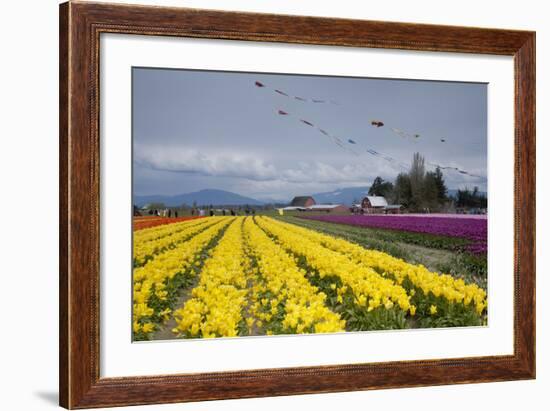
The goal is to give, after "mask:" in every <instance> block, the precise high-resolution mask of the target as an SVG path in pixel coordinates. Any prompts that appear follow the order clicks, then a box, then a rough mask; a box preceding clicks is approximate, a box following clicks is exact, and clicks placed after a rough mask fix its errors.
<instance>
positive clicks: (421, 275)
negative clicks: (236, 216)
mask: <svg viewBox="0 0 550 411" xmlns="http://www.w3.org/2000/svg"><path fill="white" fill-rule="evenodd" d="M266 220H267V219H266ZM269 224H271V225H275V226H277V227H278V228H279V229H280V230H284V231H285V232H287V233H292V234H294V235H296V236H299V237H300V238H305V239H308V240H310V241H312V242H313V243H315V244H316V245H317V246H321V247H324V248H326V249H329V250H332V251H335V252H338V253H340V254H341V255H344V256H347V257H348V258H349V259H351V260H352V261H354V262H356V263H358V264H360V265H362V266H365V267H371V268H373V269H375V270H376V271H378V272H380V273H382V274H383V275H389V276H390V277H391V278H393V279H395V281H396V283H397V284H400V285H404V284H408V283H410V284H412V286H413V287H415V288H418V289H421V290H422V291H423V293H424V294H425V295H428V294H429V293H431V294H432V295H434V296H435V297H443V298H445V299H446V300H448V301H449V302H451V303H462V304H464V305H470V304H471V303H472V302H473V303H474V306H475V309H476V311H477V313H478V314H481V313H482V312H483V310H484V309H485V308H486V307H487V294H486V292H485V291H484V290H483V289H482V288H480V287H478V286H477V285H475V284H466V283H465V282H464V280H462V279H455V278H453V277H452V276H450V275H448V274H438V273H435V272H431V271H429V270H428V269H427V268H426V267H424V266H423V265H415V264H410V263H407V262H405V261H403V260H401V259H398V258H395V257H392V256H391V255H388V254H386V253H383V252H380V251H376V250H368V249H365V248H363V247H361V246H359V245H357V244H354V243H351V242H349V241H346V240H344V239H342V238H336V237H332V236H329V235H326V234H322V233H319V232H317V231H313V230H309V229H306V228H302V227H299V226H296V225H294V224H288V223H284V222H281V221H276V220H273V219H269ZM405 280H408V282H407V281H405ZM406 288H410V287H406ZM411 291H412V290H411V289H408V292H409V294H410V293H411ZM413 293H414V291H413Z"/></svg>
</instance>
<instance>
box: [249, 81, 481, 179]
mask: <svg viewBox="0 0 550 411" xmlns="http://www.w3.org/2000/svg"><path fill="white" fill-rule="evenodd" d="M254 85H255V86H256V87H258V88H265V89H267V90H271V91H273V92H275V93H277V94H279V95H282V96H285V97H288V98H291V99H294V100H298V101H302V102H311V103H325V104H337V103H335V102H334V101H332V100H321V99H314V98H306V97H301V96H294V95H291V94H289V93H286V92H285V91H282V90H279V89H275V88H272V87H269V86H267V85H266V84H264V83H261V82H259V81H256V82H255V83H254ZM277 114H278V115H279V116H284V117H293V118H295V119H296V120H297V121H299V122H300V123H302V124H304V125H306V126H308V127H311V128H313V129H315V130H317V131H318V132H319V133H321V134H323V135H324V136H325V137H328V138H329V139H330V140H331V141H332V142H333V143H334V144H336V145H337V146H338V147H340V148H341V149H343V150H345V151H347V152H349V153H351V154H353V155H355V156H359V155H360V153H359V152H357V151H356V150H355V148H359V144H358V142H357V141H355V140H353V139H351V138H348V139H346V140H343V139H341V138H340V137H338V136H336V135H334V134H332V133H331V132H329V131H327V130H326V129H325V128H322V127H319V126H317V125H316V124H315V123H313V122H312V121H310V120H307V119H304V118H301V117H297V116H294V115H293V114H291V113H289V112H288V111H285V110H282V109H279V110H277ZM370 124H371V126H372V127H375V128H377V129H378V128H380V127H384V126H385V123H384V122H383V121H380V120H371V122H370ZM389 128H390V130H391V131H392V132H393V133H395V134H396V135H398V136H399V137H401V138H404V139H409V140H412V141H416V140H418V139H419V138H421V135H420V134H418V133H410V132H407V131H404V130H401V129H398V128H394V127H389ZM439 140H440V142H441V143H445V142H446V139H445V138H440V139H439ZM352 146H353V148H352ZM366 152H367V153H368V154H370V155H372V156H374V157H378V158H381V159H383V160H385V161H387V162H389V163H391V164H393V165H395V166H398V167H400V168H402V169H405V170H408V169H409V166H408V165H407V164H406V163H404V162H401V161H399V160H397V159H396V158H394V157H392V156H389V155H386V154H384V153H381V152H379V151H376V150H374V149H372V148H370V147H367V148H366ZM427 164H428V166H430V167H434V168H439V169H441V170H451V171H456V172H458V173H460V174H462V175H467V176H470V177H475V178H485V177H483V176H479V175H476V174H472V173H470V172H468V171H466V170H462V169H460V168H458V167H453V166H446V165H441V164H437V163H431V162H428V163H427Z"/></svg>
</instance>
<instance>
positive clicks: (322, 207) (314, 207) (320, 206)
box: [307, 204, 344, 210]
mask: <svg viewBox="0 0 550 411" xmlns="http://www.w3.org/2000/svg"><path fill="white" fill-rule="evenodd" d="M338 207H344V206H343V205H342V204H315V205H312V206H309V207H307V208H308V209H309V210H328V209H333V208H338Z"/></svg>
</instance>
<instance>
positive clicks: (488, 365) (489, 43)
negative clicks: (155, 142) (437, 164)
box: [59, 2, 535, 409]
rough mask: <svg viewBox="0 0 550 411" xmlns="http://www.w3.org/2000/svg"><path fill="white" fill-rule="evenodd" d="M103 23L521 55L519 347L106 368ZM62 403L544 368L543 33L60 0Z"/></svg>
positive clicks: (514, 373) (251, 393)
mask: <svg viewBox="0 0 550 411" xmlns="http://www.w3.org/2000/svg"><path fill="white" fill-rule="evenodd" d="M102 33H124V34H131V35H146V36H153V35H154V36H172V37H196V38H207V39H227V40H244V41H252V40H253V41H260V42H262V41H269V42H282V43H298V44H315V45H330V46H339V47H344V46H353V47H366V48H384V49H401V50H418V51H431V52H460V53H480V54H492V55H503V56H513V58H514V71H515V102H514V110H515V181H514V185H515V194H514V195H515V204H514V210H515V221H514V227H515V238H514V250H515V254H514V290H515V292H514V353H513V355H506V356H486V357H475V358H460V359H441V360H422V361H420V360H418V361H399V362H383V363H368V364H353V365H350V364H339V365H334V366H315V367H297V368H281V369H268V370H266V369H262V370H242V371H234V372H209V373H198V374H177V375H163V376H151V377H148V376H143V377H123V378H101V377H100V370H99V363H100V361H99V358H100V357H99V353H100V349H101V347H100V338H99V309H100V306H99V299H100V294H99V252H100V250H99V244H100V236H99V234H100V220H99V215H100V203H99V199H100V190H99V175H100V173H99V171H100V163H99V141H100V139H99V122H100V118H99V97H100V96H99V79H100V77H99V67H100V66H99V64H100V61H99V56H100V53H99V50H100V47H101V42H100V35H101V34H102ZM59 47H60V118H59V122H60V278H59V281H60V404H61V405H62V406H63V407H66V408H71V409H72V408H91V407H106V406H123V405H136V404H153V403H173V402H184V401H201V400H214V399H224V398H247V397H260V396H275V395H292V394H305V393H321V392H338V391H354V390H368V389H382V388H398V387H414V386H425V385H441V384H462V383H475V382H489V381H505V380H519V379H532V378H535V33H534V32H528V31H513V30H495V29H484V28H466V27H449V26H436V25H422V24H405V23H389V22H380V21H359V20H345V19H330V18H314V17H298V16H280V15H268V14H253V13H231V12H220V11H206V10H196V9H185V8H165V7H149V6H130V5H112V4H97V3H95V4H94V3H87V2H69V3H64V4H62V5H61V6H60V43H59Z"/></svg>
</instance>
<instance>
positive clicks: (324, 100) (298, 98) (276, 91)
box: [254, 81, 338, 106]
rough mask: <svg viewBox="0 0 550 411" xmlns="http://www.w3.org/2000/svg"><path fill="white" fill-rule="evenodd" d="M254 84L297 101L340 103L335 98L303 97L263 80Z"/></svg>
mask: <svg viewBox="0 0 550 411" xmlns="http://www.w3.org/2000/svg"><path fill="white" fill-rule="evenodd" d="M254 85H255V86H256V87H259V88H265V89H267V90H271V91H272V92H274V93H277V94H279V95H281V96H284V97H288V98H289V99H293V100H297V101H301V102H304V103H313V104H334V105H336V106H337V105H338V103H337V102H336V101H334V100H327V99H321V98H309V97H301V96H295V95H293V94H290V93H287V92H285V91H283V90H280V89H277V88H273V87H270V86H268V85H267V84H265V83H262V82H259V81H256V82H254Z"/></svg>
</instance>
